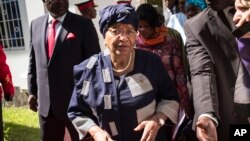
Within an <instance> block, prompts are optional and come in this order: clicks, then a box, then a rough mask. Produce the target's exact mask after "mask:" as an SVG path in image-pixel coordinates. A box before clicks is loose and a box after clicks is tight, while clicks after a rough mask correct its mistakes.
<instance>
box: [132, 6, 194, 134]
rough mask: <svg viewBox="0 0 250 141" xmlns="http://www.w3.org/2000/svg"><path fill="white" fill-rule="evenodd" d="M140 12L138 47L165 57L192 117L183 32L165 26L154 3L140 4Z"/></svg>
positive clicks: (182, 102)
mask: <svg viewBox="0 0 250 141" xmlns="http://www.w3.org/2000/svg"><path fill="white" fill-rule="evenodd" d="M136 14H137V16H138V20H139V27H138V31H139V34H138V36H137V38H136V41H137V44H136V47H137V48H138V49H143V50H146V51H149V52H152V53H154V54H156V55H158V56H159V57H160V58H161V60H162V62H163V64H164V68H165V69H166V71H167V72H168V75H169V76H170V78H171V80H172V82H173V84H174V86H175V88H176V89H177V92H178V94H179V97H180V108H181V110H184V109H185V110H184V111H185V112H186V115H187V117H189V118H190V117H191V115H192V114H191V109H190V101H189V93H188V88H187V75H186V73H187V71H188V70H187V69H188V67H187V65H188V64H186V63H187V60H186V53H185V48H184V45H183V41H182V38H181V36H180V34H179V33H178V32H177V31H176V30H174V29H172V28H168V27H165V26H164V25H163V26H162V20H161V18H160V15H159V14H158V13H157V10H156V9H155V8H154V7H153V6H152V5H151V4H141V5H139V7H138V8H137V10H136ZM169 135H170V136H171V134H169Z"/></svg>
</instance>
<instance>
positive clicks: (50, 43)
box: [48, 19, 58, 58]
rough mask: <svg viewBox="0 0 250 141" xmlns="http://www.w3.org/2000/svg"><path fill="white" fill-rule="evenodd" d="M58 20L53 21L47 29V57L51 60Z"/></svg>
mask: <svg viewBox="0 0 250 141" xmlns="http://www.w3.org/2000/svg"><path fill="white" fill-rule="evenodd" d="M57 23H58V20H56V19H53V20H52V24H51V26H50V27H49V35H48V57H49V58H51V56H52V53H53V49H54V46H55V37H56V24H57Z"/></svg>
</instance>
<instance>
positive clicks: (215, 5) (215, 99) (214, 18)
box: [184, 0, 250, 141]
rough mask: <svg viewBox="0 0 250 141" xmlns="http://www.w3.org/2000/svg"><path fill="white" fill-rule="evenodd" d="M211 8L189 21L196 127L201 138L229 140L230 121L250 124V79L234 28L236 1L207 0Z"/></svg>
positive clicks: (188, 50) (190, 61) (188, 43)
mask: <svg viewBox="0 0 250 141" xmlns="http://www.w3.org/2000/svg"><path fill="white" fill-rule="evenodd" d="M207 1H208V8H207V9H205V10H204V11H203V12H201V13H200V14H198V15H196V16H195V17H193V18H191V19H190V20H188V21H187V22H186V24H185V26H184V29H185V31H186V35H187V43H186V50H187V54H188V59H189V63H190V72H191V82H192V85H193V101H194V108H195V116H194V124H193V128H194V129H196V135H197V137H198V139H199V140H213V141H214V140H215V141H216V140H219V141H228V140H229V127H230V124H249V117H250V109H249V105H250V104H249V103H250V97H249V93H250V92H249V88H250V82H249V80H250V79H249V78H248V76H247V74H246V70H245V68H244V65H242V62H241V60H240V57H239V54H238V51H237V43H236V40H235V37H234V36H233V35H232V33H231V31H232V30H233V29H234V25H233V22H232V16H233V14H231V11H232V10H231V6H232V8H233V4H234V0H207Z"/></svg>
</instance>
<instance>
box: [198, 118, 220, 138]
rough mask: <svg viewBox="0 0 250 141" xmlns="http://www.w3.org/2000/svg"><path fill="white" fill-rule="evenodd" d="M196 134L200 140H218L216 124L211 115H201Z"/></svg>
mask: <svg viewBox="0 0 250 141" xmlns="http://www.w3.org/2000/svg"><path fill="white" fill-rule="evenodd" d="M196 135H197V138H198V139H199V141H217V131H216V126H215V124H214V122H213V120H212V119H210V118H209V117H205V116H203V117H200V118H199V121H197V123H196Z"/></svg>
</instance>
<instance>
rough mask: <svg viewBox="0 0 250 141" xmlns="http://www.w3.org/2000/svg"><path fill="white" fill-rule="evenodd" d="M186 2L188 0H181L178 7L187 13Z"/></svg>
mask: <svg viewBox="0 0 250 141" xmlns="http://www.w3.org/2000/svg"><path fill="white" fill-rule="evenodd" d="M185 2H186V0H179V2H178V7H179V10H180V12H182V13H184V14H186V10H185Z"/></svg>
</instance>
